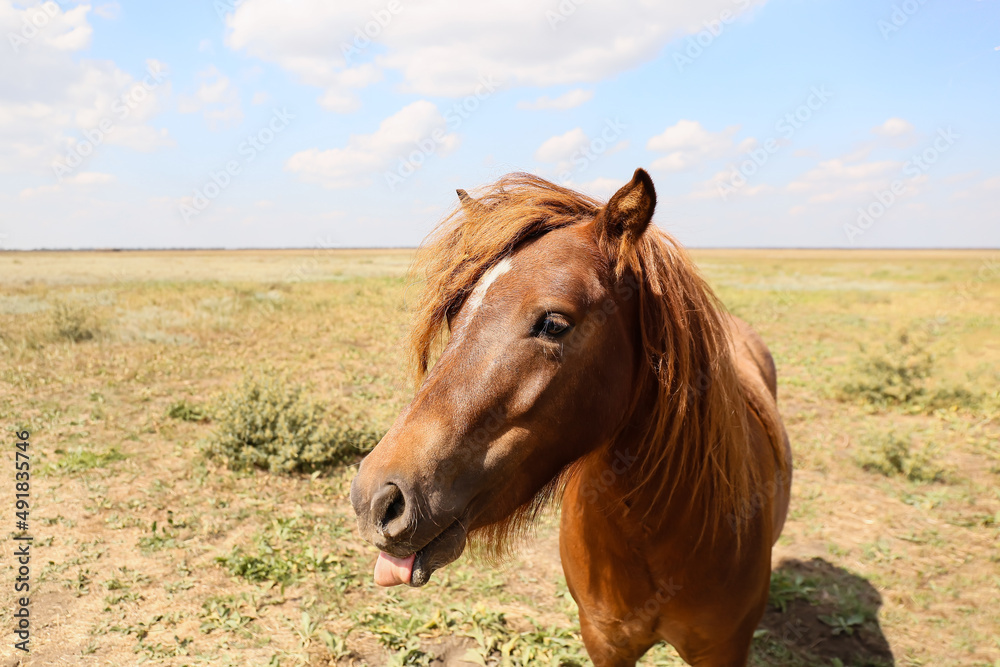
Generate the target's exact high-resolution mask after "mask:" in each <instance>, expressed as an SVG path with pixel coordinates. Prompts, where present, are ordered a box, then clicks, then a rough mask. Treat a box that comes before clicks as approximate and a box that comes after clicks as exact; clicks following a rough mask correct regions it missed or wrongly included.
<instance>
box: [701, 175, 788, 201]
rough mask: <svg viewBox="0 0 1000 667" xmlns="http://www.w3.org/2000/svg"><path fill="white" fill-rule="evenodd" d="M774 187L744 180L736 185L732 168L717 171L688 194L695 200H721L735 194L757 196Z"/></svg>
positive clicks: (725, 199)
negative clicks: (751, 183)
mask: <svg viewBox="0 0 1000 667" xmlns="http://www.w3.org/2000/svg"><path fill="white" fill-rule="evenodd" d="M773 189H774V188H772V187H771V186H770V185H767V184H764V183H759V184H757V185H749V184H747V183H746V182H744V183H743V184H742V185H735V184H734V183H733V172H732V171H731V170H729V171H725V170H724V171H719V172H716V173H715V175H714V176H712V178H710V179H708V180H707V181H702V182H701V183H698V184H697V185H695V187H694V188H693V189H692V190H691V192H690V193H688V195H687V196H688V198H689V199H694V200H699V199H719V200H720V201H727V200H728V198H729V197H731V196H732V195H734V194H736V195H741V196H744V197H755V196H757V195H760V194H764V193H766V192H771V191H772V190H773Z"/></svg>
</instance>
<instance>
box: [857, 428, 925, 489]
mask: <svg viewBox="0 0 1000 667" xmlns="http://www.w3.org/2000/svg"><path fill="white" fill-rule="evenodd" d="M856 460H857V462H858V465H860V466H861V467H862V468H864V469H865V470H870V471H873V472H877V473H879V474H881V475H885V476H886V477H893V476H896V475H902V476H903V477H905V478H906V479H908V480H910V481H911V482H940V481H943V480H944V469H943V468H941V467H940V466H938V465H937V464H936V463H935V461H934V456H933V455H932V453H931V451H930V449H929V448H928V447H918V446H917V445H915V444H914V440H913V437H912V436H911V435H900V434H897V433H896V432H895V431H890V432H889V433H869V434H866V435H865V436H864V437H863V438H862V442H861V448H860V449H859V451H858V453H857V455H856Z"/></svg>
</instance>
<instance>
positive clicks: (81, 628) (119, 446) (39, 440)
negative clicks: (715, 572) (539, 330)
mask: <svg viewBox="0 0 1000 667" xmlns="http://www.w3.org/2000/svg"><path fill="white" fill-rule="evenodd" d="M694 255H695V257H696V259H697V261H698V263H699V266H700V267H701V269H702V271H703V272H704V273H705V275H706V276H707V277H708V278H709V280H710V282H711V283H712V284H713V286H714V287H715V289H716V290H717V291H718V293H719V294H720V296H721V297H722V299H723V301H724V302H725V303H726V304H727V306H728V307H729V308H730V310H732V311H733V312H734V313H735V314H737V315H739V316H741V317H743V318H745V319H747V320H748V321H750V322H751V323H752V324H753V325H754V326H755V327H756V328H757V329H758V331H759V332H760V333H761V335H762V336H763V337H764V339H765V340H766V341H767V343H768V344H769V345H770V347H771V349H772V351H773V353H774V356H775V359H776V361H777V364H778V369H779V377H780V380H779V392H780V395H779V404H780V406H781V408H782V411H783V414H784V416H785V421H786V425H787V427H788V431H789V436H790V438H791V442H792V448H793V451H794V454H795V468H796V470H795V478H794V488H793V499H792V508H791V514H790V517H789V521H788V523H787V525H786V527H785V531H784V535H783V536H782V537H781V539H780V541H779V543H778V546H777V548H776V552H775V574H774V576H773V578H772V585H771V602H770V604H769V608H768V612H767V615H766V617H765V619H764V622H763V623H762V625H761V628H760V630H759V631H758V633H757V638H756V639H755V645H754V655H753V664H755V665H831V666H833V665H838V666H846V665H890V664H895V665H933V666H935V667H944V666H947V665H1000V396H998V393H997V392H998V388H1000V253H997V252H908V251H899V252H890V251H885V252H864V251H844V252H836V251H830V252H820V251H816V252H811V251H695V252H694ZM410 258H411V255H410V253H409V252H408V251H361V250H358V251H241V252H84V253H70V252H66V253H0V424H2V428H3V432H4V434H5V436H4V443H5V445H4V446H5V448H6V450H7V452H6V453H5V454H4V456H3V461H4V462H5V466H6V468H5V470H3V471H2V472H0V480H2V481H0V498H2V499H3V500H2V502H3V503H5V505H3V506H2V507H3V509H4V515H3V516H4V525H3V530H2V535H3V539H2V542H0V545H2V546H0V557H2V559H0V628H2V636H3V643H2V647H0V665H3V666H7V665H17V664H27V665H77V664H80V665H134V664H139V663H151V664H168V665H188V664H190V665H198V664H210V665H331V664H332V665H373V666H374V665H460V664H479V665H559V664H570V665H572V664H579V665H584V664H589V661H588V660H587V658H586V653H585V652H584V650H583V646H582V643H581V641H580V638H579V628H578V621H577V617H576V610H575V605H574V604H573V602H572V599H571V598H570V597H569V595H568V593H567V591H566V588H565V584H564V582H563V579H562V574H561V570H560V567H559V559H558V553H557V528H556V523H555V521H554V517H555V516H556V515H555V513H550V515H549V516H547V517H545V518H544V519H543V520H542V521H541V522H540V523H539V525H538V528H537V531H536V535H535V537H534V539H532V540H531V541H529V542H528V543H526V544H525V545H524V547H523V549H522V550H521V551H520V554H519V556H517V557H516V558H514V559H513V560H511V561H510V562H509V563H507V564H506V565H505V566H504V567H502V568H499V569H496V568H492V567H489V566H484V565H483V564H481V563H478V562H477V561H476V560H475V559H474V558H471V557H470V555H468V554H467V555H466V556H463V558H462V559H461V560H460V561H459V562H457V563H455V564H454V565H452V566H450V567H448V568H446V569H444V570H442V571H440V572H438V573H436V574H435V575H434V577H433V578H432V580H431V583H430V584H429V585H428V586H427V587H425V588H423V589H418V590H409V589H405V590H403V589H392V590H382V589H377V588H376V587H375V586H374V584H373V583H372V581H371V567H372V564H373V562H374V559H375V553H374V552H373V550H372V549H371V548H370V547H369V546H368V545H366V544H365V543H363V542H362V541H361V540H360V539H359V537H358V536H357V533H356V530H355V527H354V514H353V511H352V510H351V507H350V503H349V501H348V499H347V489H348V485H349V483H350V479H351V477H352V470H353V463H355V462H356V461H357V454H356V448H354V449H352V447H353V446H354V445H353V444H352V442H353V441H352V442H341V443H340V445H341V449H340V450H338V457H335V458H332V459H330V461H327V462H325V463H324V462H321V463H317V464H316V465H313V466H310V467H309V468H308V469H307V470H305V471H300V472H292V473H284V472H278V471H265V470H261V469H254V468H251V469H236V470H233V469H231V468H230V467H229V466H227V465H226V460H225V459H224V458H220V457H219V456H208V455H206V448H209V447H210V443H213V442H216V443H217V442H218V441H219V434H220V432H221V431H222V430H224V429H225V428H227V426H226V425H227V424H231V422H233V418H232V414H230V415H229V416H228V417H227V415H226V413H225V409H226V408H225V406H226V405H230V406H232V405H236V404H237V403H239V401H244V403H239V404H240V405H244V404H245V402H246V400H249V399H248V397H247V395H246V394H247V391H248V390H247V387H248V386H249V385H247V384H246V383H245V382H244V380H245V378H247V377H248V376H251V377H255V378H258V379H261V378H265V379H266V378H269V377H270V378H272V379H273V382H274V383H279V384H276V385H275V386H278V387H279V389H280V388H282V387H285V388H289V387H294V386H295V385H301V388H302V393H301V395H300V396H299V400H302V401H306V402H308V401H313V402H314V403H315V405H312V407H311V408H310V410H313V411H312V412H310V413H309V414H310V415H312V418H314V419H315V420H316V421H317V423H316V424H314V426H316V427H317V429H319V430H317V431H315V433H316V434H318V435H317V436H316V437H317V438H320V439H322V438H325V437H328V436H327V435H325V434H327V433H328V432H333V431H329V429H333V430H335V431H336V430H337V429H339V431H337V432H338V433H340V434H341V436H343V434H344V433H347V434H348V435H349V438H348V440H349V439H350V438H356V439H357V440H358V442H357V443H355V444H356V445H357V447H363V446H364V444H365V443H366V442H369V441H371V440H372V439H375V438H377V437H378V434H379V433H380V432H383V431H384V430H385V429H386V428H387V427H388V425H389V424H390V423H391V421H392V419H393V417H394V415H395V414H396V412H397V411H398V410H399V409H400V407H401V406H403V405H404V404H405V402H406V400H407V397H408V395H409V392H410V386H409V383H408V380H407V379H406V377H405V376H404V375H403V368H404V364H403V359H402V355H401V346H400V340H401V338H402V336H403V334H404V332H405V328H406V324H407V310H406V308H407V305H406V304H407V303H408V302H410V303H412V301H413V300H414V299H415V297H416V293H417V290H418V287H417V286H415V285H413V284H411V283H410V282H409V281H408V280H407V278H406V270H407V268H408V265H409V262H410ZM280 383H283V384H280ZM240 392H243V393H242V394H241V393H240ZM289 395H291V394H289ZM250 405H251V407H252V403H251V404H250ZM317 405H318V406H319V407H317ZM320 407H321V408H323V409H324V412H323V414H322V415H321V414H320V411H319V409H320ZM23 429H27V430H29V431H30V432H31V451H30V454H31V456H32V459H31V466H32V487H31V493H32V509H31V529H30V533H31V534H32V535H33V536H34V543H33V547H32V548H33V557H32V579H33V581H32V584H33V587H32V595H31V599H32V603H31V623H32V626H31V628H32V639H31V648H32V650H31V653H30V655H27V656H25V655H23V654H21V653H20V652H19V651H15V650H14V649H13V647H12V644H13V641H14V639H13V634H12V632H11V630H12V628H13V624H14V619H13V618H12V611H13V609H14V592H13V582H14V578H15V576H16V563H15V562H14V561H13V552H14V548H15V547H14V542H13V540H12V539H11V538H12V537H13V536H14V535H15V532H14V507H13V483H14V481H13V476H14V465H13V461H14V439H13V432H15V431H17V430H23ZM323 429H328V430H323ZM342 440H343V437H342ZM338 442H339V441H338ZM19 660H20V661H21V662H20V663H19V662H18V661H19ZM642 664H644V665H679V664H681V663H680V660H679V659H678V658H677V657H676V654H675V653H673V651H672V650H671V649H669V648H668V647H658V648H657V649H655V650H654V651H653V652H651V653H650V654H649V655H648V656H647V657H646V658H645V659H644V661H643V663H642Z"/></svg>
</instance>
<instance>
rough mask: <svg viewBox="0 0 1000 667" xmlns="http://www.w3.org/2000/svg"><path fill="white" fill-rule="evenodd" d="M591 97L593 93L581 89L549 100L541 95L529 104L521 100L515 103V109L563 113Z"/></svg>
mask: <svg viewBox="0 0 1000 667" xmlns="http://www.w3.org/2000/svg"><path fill="white" fill-rule="evenodd" d="M593 97H594V91H592V90H584V89H583V88H577V89H576V90H571V91H569V92H568V93H564V94H562V95H560V96H559V97H556V98H551V97H549V96H547V95H542V96H541V97H539V98H538V99H536V100H534V101H532V102H529V101H527V100H522V101H520V102H518V103H517V108H518V109H529V110H532V111H539V110H549V109H552V110H557V111H565V110H566V109H573V108H575V107H578V106H580V105H581V104H583V103H585V102H589V101H590V100H591V98H593Z"/></svg>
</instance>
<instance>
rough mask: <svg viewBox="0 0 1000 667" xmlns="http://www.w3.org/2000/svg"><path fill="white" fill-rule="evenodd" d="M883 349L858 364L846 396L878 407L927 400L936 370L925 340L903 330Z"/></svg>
mask: <svg viewBox="0 0 1000 667" xmlns="http://www.w3.org/2000/svg"><path fill="white" fill-rule="evenodd" d="M881 347H882V349H880V350H876V351H875V352H871V353H869V354H866V355H865V356H863V357H862V358H860V359H859V360H858V362H857V363H856V366H855V369H854V375H855V377H854V379H852V380H851V381H850V382H848V383H846V384H845V385H844V387H843V394H844V396H846V397H849V398H855V399H857V400H859V401H861V402H863V403H868V404H870V405H874V406H878V407H886V406H900V405H903V406H905V405H913V404H916V403H917V402H919V401H920V400H922V399H924V398H925V397H926V395H927V389H926V387H925V382H926V380H927V378H929V377H930V375H931V371H932V370H933V368H934V356H933V355H932V354H931V353H930V351H929V350H928V349H927V348H928V342H927V340H926V336H924V335H914V334H912V333H910V332H908V331H905V330H904V331H902V332H900V333H898V334H897V335H895V336H894V337H893V338H891V339H890V340H889V341H888V342H886V343H885V344H884V345H882V346H881ZM863 351H864V350H863Z"/></svg>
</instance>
